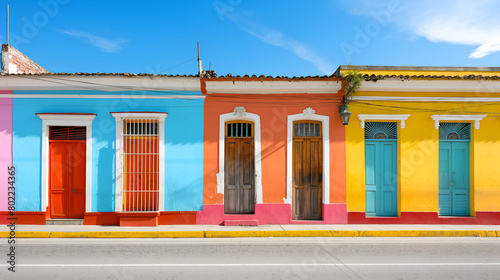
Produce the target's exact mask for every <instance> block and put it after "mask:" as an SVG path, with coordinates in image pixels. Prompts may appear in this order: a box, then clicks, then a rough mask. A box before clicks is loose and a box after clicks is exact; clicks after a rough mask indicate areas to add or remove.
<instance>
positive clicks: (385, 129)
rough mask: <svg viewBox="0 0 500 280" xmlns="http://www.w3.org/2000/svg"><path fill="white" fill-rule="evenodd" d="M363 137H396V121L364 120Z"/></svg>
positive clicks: (380, 138)
mask: <svg viewBox="0 0 500 280" xmlns="http://www.w3.org/2000/svg"><path fill="white" fill-rule="evenodd" d="M365 139H372V140H373V139H375V140H383V139H398V124H397V123H396V122H366V123H365Z"/></svg>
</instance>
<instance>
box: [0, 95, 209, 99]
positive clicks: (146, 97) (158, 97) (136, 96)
mask: <svg viewBox="0 0 500 280" xmlns="http://www.w3.org/2000/svg"><path fill="white" fill-rule="evenodd" d="M0 98H78V99H205V96H201V95H187V94H186V95H180V94H169V95H160V94H156V95H154V94H145V95H142V94H128V95H125V94H1V95H0Z"/></svg>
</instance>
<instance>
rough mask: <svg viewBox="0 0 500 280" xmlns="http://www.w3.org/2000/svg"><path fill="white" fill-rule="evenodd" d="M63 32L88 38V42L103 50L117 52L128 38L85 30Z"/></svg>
mask: <svg viewBox="0 0 500 280" xmlns="http://www.w3.org/2000/svg"><path fill="white" fill-rule="evenodd" d="M62 32H63V33H65V34H68V35H70V36H73V37H80V38H84V39H87V41H88V43H90V44H91V45H93V46H95V47H97V48H98V49H99V50H100V51H101V52H110V53H113V52H117V51H119V50H120V49H121V48H122V46H123V43H125V42H126V40H123V39H107V38H104V37H99V36H96V35H93V34H91V33H88V32H83V31H69V30H65V31H62Z"/></svg>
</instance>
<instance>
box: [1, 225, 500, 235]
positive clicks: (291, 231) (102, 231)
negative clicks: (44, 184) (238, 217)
mask: <svg viewBox="0 0 500 280" xmlns="http://www.w3.org/2000/svg"><path fill="white" fill-rule="evenodd" d="M13 232H15V237H16V238H224V237H451V236H479V237H500V225H260V226H254V227H244V226H214V225H168V226H158V227H118V226H80V225H78V226H76V225H64V226H63V225H16V227H15V231H11V229H10V228H9V226H8V225H4V226H2V227H1V228H0V238H8V237H10V236H12V235H13Z"/></svg>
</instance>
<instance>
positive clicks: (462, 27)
mask: <svg viewBox="0 0 500 280" xmlns="http://www.w3.org/2000/svg"><path fill="white" fill-rule="evenodd" d="M381 2H382V3H383V4H384V5H382V6H381ZM390 2H400V4H401V5H402V11H401V13H399V14H397V15H392V19H393V20H394V23H396V24H397V25H399V26H401V27H403V28H404V30H407V31H410V32H411V34H410V37H411V36H414V35H417V36H420V37H424V38H426V39H427V40H429V41H431V42H437V43H441V42H442V43H449V44H458V45H466V46H471V47H474V49H472V51H471V53H470V55H469V57H470V58H474V59H476V58H482V57H485V56H487V55H490V54H492V53H495V52H498V51H500V17H499V16H498V11H500V1H495V0H475V1H470V0H440V1H435V0H419V1H408V2H402V1H401V0H390V1H377V4H376V6H375V4H374V5H372V6H370V5H369V2H365V4H366V5H367V6H364V10H363V12H360V11H356V12H353V9H352V8H351V9H349V7H346V8H347V9H348V10H349V11H351V13H353V14H354V13H356V14H364V15H367V16H370V14H371V13H372V12H379V11H381V10H382V9H386V8H387V6H388V3H390ZM342 3H343V4H345V1H344V2H342Z"/></svg>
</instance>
